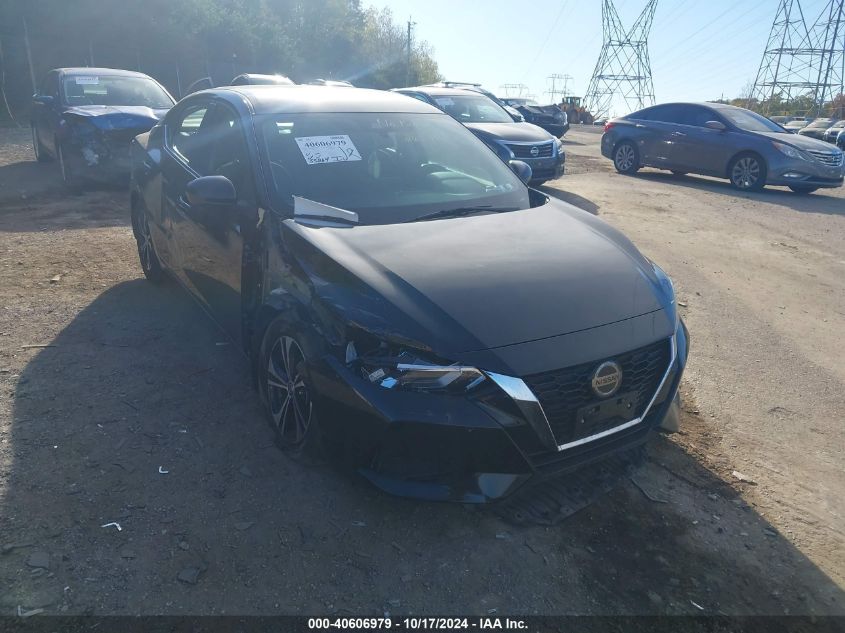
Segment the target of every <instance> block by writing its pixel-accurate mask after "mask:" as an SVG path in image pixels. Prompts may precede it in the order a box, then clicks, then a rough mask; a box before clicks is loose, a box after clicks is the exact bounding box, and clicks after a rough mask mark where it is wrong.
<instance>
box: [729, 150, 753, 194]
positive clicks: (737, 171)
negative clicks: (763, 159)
mask: <svg viewBox="0 0 845 633" xmlns="http://www.w3.org/2000/svg"><path fill="white" fill-rule="evenodd" d="M759 180H760V162H759V161H758V160H757V159H756V158H754V157H753V156H743V157H742V158H740V159H739V160H738V161H736V163H735V164H734V166H733V169H732V170H731V182H733V184H734V185H735V186H736V187H738V188H739V189H753V188H754V186H755V185H756V184H757V182H758V181H759Z"/></svg>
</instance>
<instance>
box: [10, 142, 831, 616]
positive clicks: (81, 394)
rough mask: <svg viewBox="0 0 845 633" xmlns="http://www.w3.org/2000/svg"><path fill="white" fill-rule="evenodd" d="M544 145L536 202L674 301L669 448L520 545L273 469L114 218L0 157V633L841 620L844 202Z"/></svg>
mask: <svg viewBox="0 0 845 633" xmlns="http://www.w3.org/2000/svg"><path fill="white" fill-rule="evenodd" d="M576 127H577V126H576ZM566 138H567V149H568V152H569V159H568V165H569V167H568V169H569V173H568V174H567V175H566V176H564V177H563V178H562V179H561V180H559V181H557V182H555V183H551V185H552V186H550V187H547V188H546V191H547V192H548V193H549V194H551V195H556V196H559V197H560V198H562V199H564V200H568V201H570V202H572V203H573V204H576V205H578V206H581V207H583V208H585V209H587V210H589V211H591V212H593V213H596V214H598V215H599V216H600V217H602V218H604V219H605V220H607V221H608V222H610V223H611V224H613V225H615V226H617V227H619V228H620V229H622V230H623V231H625V232H626V233H627V234H628V235H629V236H630V237H631V238H632V239H633V241H634V242H635V243H637V244H638V245H639V246H640V247H641V249H642V250H643V251H644V253H645V254H646V255H648V256H650V257H652V258H653V259H654V260H655V261H657V262H659V263H660V264H661V265H662V266H663V267H664V268H665V269H666V270H667V271H668V272H669V273H670V274H671V275H672V277H673V278H674V280H675V283H676V286H677V290H678V295H679V300H680V302H681V306H682V310H683V313H684V316H685V319H686V322H687V324H688V326H689V329H690V332H691V337H692V352H691V361H690V364H689V367H688V369H687V373H686V379H685V384H684V387H683V392H684V396H685V413H684V417H683V420H682V424H683V427H682V428H683V430H682V432H681V433H680V434H676V435H673V436H670V437H663V436H658V437H655V439H654V441H652V442H651V443H650V445H649V448H648V459H647V461H646V463H645V465H644V466H643V467H642V468H641V469H640V470H639V471H638V472H637V473H636V475H635V477H634V478H633V481H626V483H625V484H624V485H622V486H621V487H619V488H617V489H616V490H614V491H613V492H611V493H610V494H608V495H606V496H603V497H602V498H601V499H600V500H599V501H597V502H596V503H594V504H593V505H591V506H589V507H587V508H586V509H584V510H582V511H580V512H578V513H576V514H574V515H573V516H571V517H569V518H568V519H567V520H565V521H564V522H563V523H561V524H559V525H556V526H554V527H546V526H530V527H519V526H515V525H513V524H511V523H508V522H505V521H503V520H502V519H500V518H498V517H497V516H496V515H495V514H494V513H493V512H491V511H490V510H487V509H482V508H477V507H464V506H459V505H448V504H430V503H419V502H413V501H407V500H402V499H395V498H391V497H388V496H386V495H384V494H382V493H380V492H378V491H376V490H374V489H373V488H372V487H370V486H369V485H368V484H367V483H366V482H364V481H362V480H361V479H360V478H358V477H357V476H356V475H355V474H353V473H349V472H344V471H342V470H339V469H337V468H332V467H330V466H327V465H315V466H309V467H303V466H301V465H299V464H296V463H293V462H291V461H289V460H288V459H287V458H286V457H285V456H283V455H282V454H281V453H279V452H278V451H277V450H276V449H275V448H274V447H273V444H272V439H271V433H270V430H269V429H268V428H267V426H266V425H265V423H264V421H263V419H262V418H261V416H260V414H259V408H258V403H257V398H256V395H255V393H254V392H253V390H252V389H251V387H250V384H249V379H248V371H247V366H246V361H245V360H244V358H243V357H242V356H241V355H240V354H239V353H238V351H237V350H236V349H235V348H234V346H232V345H230V344H228V343H227V341H226V339H225V338H224V337H223V335H222V334H221V333H220V332H219V331H217V330H216V329H215V327H214V326H213V325H212V323H211V322H210V321H209V320H208V319H207V318H206V317H205V315H204V314H203V313H202V312H201V311H200V310H199V308H197V307H196V306H195V305H194V304H193V303H192V301H191V300H190V299H189V298H188V297H187V296H186V295H184V294H183V292H182V291H181V290H180V289H179V288H177V287H176V286H174V285H165V286H163V287H154V286H152V285H150V284H148V283H147V282H145V281H144V280H143V277H142V275H141V272H140V268H139V266H138V263H137V258H136V253H135V250H134V243H133V240H132V235H131V230H130V227H129V216H128V210H127V196H126V194H125V192H124V191H122V190H120V189H114V190H98V191H91V192H87V193H84V194H82V195H76V196H74V195H68V194H66V193H65V192H64V191H63V190H62V189H61V187H60V186H59V185H58V184H57V183H58V173H57V169H56V167H55V165H39V164H36V163H35V162H33V161H32V153H31V148H30V146H29V142H28V131H27V130H24V131H19V130H8V129H7V130H2V131H0V310H1V311H0V394H2V396H0V548H2V550H0V613H2V614H16V613H22V612H24V613H25V612H27V611H30V610H38V609H42V610H43V612H44V613H48V614H50V613H66V614H88V613H96V614H130V615H131V614H221V613H226V614H276V613H296V614H339V615H347V614H374V615H381V614H383V613H385V612H388V613H391V614H393V615H401V614H453V613H473V614H480V615H486V614H492V613H498V614H524V615H529V614H576V613H577V614H654V613H659V614H702V613H704V614H716V613H725V614H774V615H779V614H816V615H822V614H845V593H843V587H845V535H844V534H843V525H845V522H843V514H845V494H843V492H845V474H843V469H842V456H843V450H845V441H844V440H845V437H844V436H845V430H843V424H842V422H843V412H845V396H843V394H845V354H843V353H842V341H841V335H842V332H845V274H843V273H845V197H844V196H843V192H842V191H841V190H838V191H834V192H832V193H826V192H820V193H818V194H815V195H812V196H808V197H799V196H795V195H793V194H791V193H788V192H786V191H780V190H772V191H767V192H764V193H759V194H740V195H737V194H736V193H735V192H733V191H732V190H731V189H730V188H729V187H728V185H727V184H726V183H722V182H718V181H714V180H710V179H705V178H695V177H683V178H676V177H673V176H671V175H667V174H663V173H660V172H656V171H650V170H645V171H644V172H643V173H642V174H641V175H640V176H638V177H636V178H625V177H622V176H618V175H616V174H615V173H612V170H611V166H610V163H609V162H608V161H605V160H603V159H600V157H599V154H598V140H599V135H598V134H597V133H595V131H594V130H592V129H586V130H585V129H573V130H572V131H571V132H570V133H569V134H568V135H567V137H566ZM734 471H737V472H739V473H741V474H742V478H743V479H745V480H746V481H741V480H740V479H738V478H737V476H736V475H734V474H733V472H734ZM634 482H635V483H634ZM116 524H117V525H119V526H120V527H119V528H118V527H117V525H116Z"/></svg>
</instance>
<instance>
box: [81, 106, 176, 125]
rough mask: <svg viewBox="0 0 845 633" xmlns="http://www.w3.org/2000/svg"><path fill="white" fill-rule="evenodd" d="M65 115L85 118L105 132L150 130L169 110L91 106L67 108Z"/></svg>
mask: <svg viewBox="0 0 845 633" xmlns="http://www.w3.org/2000/svg"><path fill="white" fill-rule="evenodd" d="M64 113H65V115H73V116H77V117H84V118H86V119H87V120H89V121H90V122H91V123H93V124H94V125H96V126H97V127H98V128H101V129H104V130H116V129H121V130H123V129H135V128H147V129H149V128H151V127H152V126H153V125H155V124H156V123H158V121H159V119H161V118H162V117H163V116H164V115H165V114H167V108H162V109H153V108H148V107H146V106H103V105H91V106H74V107H72V108H67V109H66V110H65V111H64Z"/></svg>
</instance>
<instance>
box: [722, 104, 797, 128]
mask: <svg viewBox="0 0 845 633" xmlns="http://www.w3.org/2000/svg"><path fill="white" fill-rule="evenodd" d="M719 114H721V115H722V116H723V117H725V118H726V119H727V120H728V121H730V122H731V123H733V124H734V125H735V126H737V127H738V128H739V129H740V130H745V131H746V132H786V130H784V129H783V128H782V127H781V126H780V125H778V124H777V123H775V122H774V121H772V120H770V119H767V118H766V117H764V116H761V115H759V114H757V113H756V112H751V111H750V110H741V109H733V108H724V109H720V110H719Z"/></svg>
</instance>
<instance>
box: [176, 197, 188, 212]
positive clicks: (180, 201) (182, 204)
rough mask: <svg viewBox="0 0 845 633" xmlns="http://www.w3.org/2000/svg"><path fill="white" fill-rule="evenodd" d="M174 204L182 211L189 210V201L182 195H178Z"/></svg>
mask: <svg viewBox="0 0 845 633" xmlns="http://www.w3.org/2000/svg"><path fill="white" fill-rule="evenodd" d="M176 206H178V207H179V208H180V209H182V210H183V211H190V210H191V203H190V202H188V200H187V198H185V196H184V195H180V196H179V197H178V198H176Z"/></svg>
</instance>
